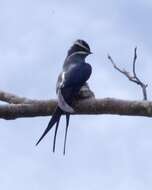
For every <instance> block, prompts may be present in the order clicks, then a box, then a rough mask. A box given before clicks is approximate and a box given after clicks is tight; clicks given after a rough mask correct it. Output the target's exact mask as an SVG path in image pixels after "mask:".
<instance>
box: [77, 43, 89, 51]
mask: <svg viewBox="0 0 152 190" xmlns="http://www.w3.org/2000/svg"><path fill="white" fill-rule="evenodd" d="M74 44H76V45H78V46H80V47H82V48H84V49H86V50H89V48H87V47H86V46H84V45H82V44H81V43H79V42H75V43H74Z"/></svg>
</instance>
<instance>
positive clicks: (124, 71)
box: [108, 47, 148, 100]
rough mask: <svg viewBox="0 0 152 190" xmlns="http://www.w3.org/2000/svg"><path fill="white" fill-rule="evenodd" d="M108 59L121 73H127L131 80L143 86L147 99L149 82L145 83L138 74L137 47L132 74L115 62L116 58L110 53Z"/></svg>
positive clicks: (144, 98)
mask: <svg viewBox="0 0 152 190" xmlns="http://www.w3.org/2000/svg"><path fill="white" fill-rule="evenodd" d="M108 59H109V60H110V62H111V63H112V65H113V67H114V68H115V69H116V70H117V71H119V72H120V73H122V74H123V75H125V76H126V77H127V78H128V79H129V80H130V81H132V82H134V83H136V84H137V85H139V86H140V87H141V88H142V92H143V100H147V91H146V88H147V86H148V85H147V84H144V83H143V82H142V81H141V80H140V79H139V77H138V76H137V74H136V60H137V47H135V49H134V58H133V74H130V73H129V72H128V71H126V70H125V69H120V68H119V67H118V66H117V65H116V63H115V62H114V60H113V59H112V57H111V56H110V55H108Z"/></svg>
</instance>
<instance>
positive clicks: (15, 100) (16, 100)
mask: <svg viewBox="0 0 152 190" xmlns="http://www.w3.org/2000/svg"><path fill="white" fill-rule="evenodd" d="M0 101H3V102H7V103H9V104H33V103H35V100H31V99H28V98H25V97H19V96H17V95H15V94H12V93H8V92H4V91H0ZM36 102H37V101H36Z"/></svg>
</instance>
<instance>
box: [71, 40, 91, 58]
mask: <svg viewBox="0 0 152 190" xmlns="http://www.w3.org/2000/svg"><path fill="white" fill-rule="evenodd" d="M91 53H92V52H91V50H90V47H89V45H88V43H87V42H85V41H84V40H80V39H78V40H76V41H75V42H74V43H73V45H72V46H71V48H70V49H69V51H68V56H70V55H73V54H75V55H83V56H85V57H86V56H88V55H89V54H91Z"/></svg>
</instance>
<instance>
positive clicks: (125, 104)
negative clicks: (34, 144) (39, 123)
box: [0, 98, 152, 119]
mask: <svg viewBox="0 0 152 190" xmlns="http://www.w3.org/2000/svg"><path fill="white" fill-rule="evenodd" d="M56 105H57V101H56V100H50V101H47V100H46V101H43V100H35V101H34V103H32V104H7V105H0V118H3V119H16V118H23V117H37V116H48V115H51V114H52V113H53V111H54V109H55V107H56ZM74 109H75V111H76V112H75V115H76V114H78V115H86V114H89V115H97V114H113V115H128V116H145V117H152V102H150V101H128V100H119V99H114V98H104V99H95V98H92V99H85V100H81V101H77V102H76V103H75V105H74Z"/></svg>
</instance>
